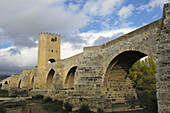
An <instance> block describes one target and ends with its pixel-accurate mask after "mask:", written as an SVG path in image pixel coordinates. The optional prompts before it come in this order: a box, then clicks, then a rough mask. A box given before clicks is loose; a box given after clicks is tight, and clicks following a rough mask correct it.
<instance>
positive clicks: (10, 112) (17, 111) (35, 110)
mask: <svg viewBox="0 0 170 113" xmlns="http://www.w3.org/2000/svg"><path fill="white" fill-rule="evenodd" d="M6 113H52V112H48V111H46V110H44V107H43V106H40V105H38V106H25V107H16V108H6Z"/></svg>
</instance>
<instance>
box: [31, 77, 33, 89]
mask: <svg viewBox="0 0 170 113" xmlns="http://www.w3.org/2000/svg"><path fill="white" fill-rule="evenodd" d="M33 86H34V76H33V77H32V80H31V89H32V88H33Z"/></svg>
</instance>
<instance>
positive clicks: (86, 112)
mask: <svg viewBox="0 0 170 113" xmlns="http://www.w3.org/2000/svg"><path fill="white" fill-rule="evenodd" d="M78 113H93V112H92V111H91V110H90V109H89V106H87V105H85V104H83V105H82V106H81V108H80V109H79V111H78Z"/></svg>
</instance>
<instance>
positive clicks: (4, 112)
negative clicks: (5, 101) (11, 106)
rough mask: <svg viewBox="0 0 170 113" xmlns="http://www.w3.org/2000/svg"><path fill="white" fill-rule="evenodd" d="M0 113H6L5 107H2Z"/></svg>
mask: <svg viewBox="0 0 170 113" xmlns="http://www.w3.org/2000/svg"><path fill="white" fill-rule="evenodd" d="M0 113H6V110H5V107H4V106H3V105H0Z"/></svg>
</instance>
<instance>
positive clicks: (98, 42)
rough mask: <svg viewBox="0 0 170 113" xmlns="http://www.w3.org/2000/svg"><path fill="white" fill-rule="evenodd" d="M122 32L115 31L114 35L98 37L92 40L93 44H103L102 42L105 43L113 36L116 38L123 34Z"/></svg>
mask: <svg viewBox="0 0 170 113" xmlns="http://www.w3.org/2000/svg"><path fill="white" fill-rule="evenodd" d="M123 34H124V33H123V32H120V33H117V34H115V35H113V36H112V37H103V36H101V37H99V38H98V39H97V40H95V42H94V45H101V44H104V43H107V42H109V41H111V40H113V39H115V38H118V37H119V36H121V35H123Z"/></svg>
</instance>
